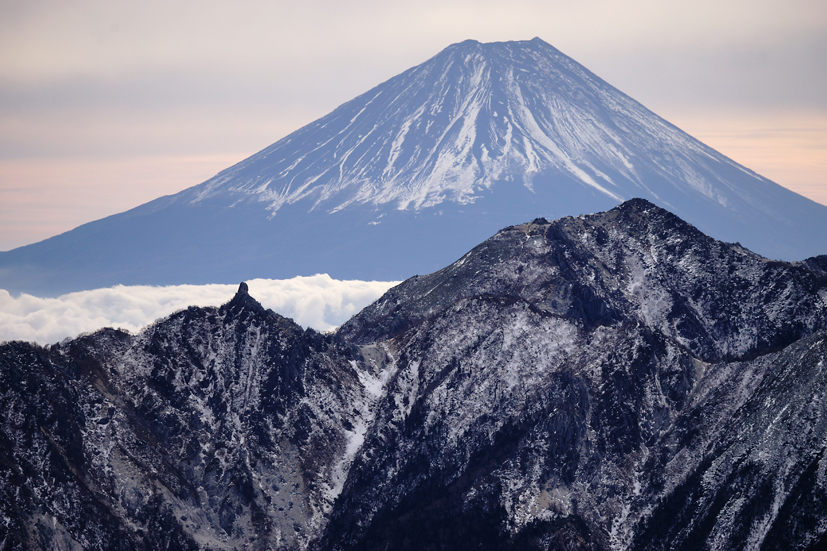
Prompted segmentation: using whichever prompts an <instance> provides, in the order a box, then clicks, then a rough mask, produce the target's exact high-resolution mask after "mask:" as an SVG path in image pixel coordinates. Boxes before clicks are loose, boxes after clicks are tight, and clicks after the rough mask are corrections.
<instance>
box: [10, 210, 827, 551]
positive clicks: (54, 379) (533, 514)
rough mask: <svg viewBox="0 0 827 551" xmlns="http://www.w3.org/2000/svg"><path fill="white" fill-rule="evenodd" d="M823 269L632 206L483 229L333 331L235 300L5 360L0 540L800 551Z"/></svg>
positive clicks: (826, 525)
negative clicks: (449, 260)
mask: <svg viewBox="0 0 827 551" xmlns="http://www.w3.org/2000/svg"><path fill="white" fill-rule="evenodd" d="M825 266H827V259H825V257H818V258H813V259H810V260H808V261H807V262H802V263H783V262H778V261H770V260H767V259H764V258H762V257H759V256H757V255H755V254H753V253H751V252H749V251H747V250H745V249H744V248H742V247H740V246H738V245H732V244H726V243H722V242H719V241H715V240H713V239H711V238H709V237H707V236H705V235H704V234H702V233H701V232H699V231H698V230H697V229H695V228H694V227H692V226H691V225H689V224H687V223H686V222H684V221H682V220H680V219H679V218H677V217H676V216H674V215H672V214H670V213H669V212H667V211H665V210H663V209H661V208H659V207H656V206H654V205H653V204H651V203H649V202H647V201H644V200H634V201H629V202H626V203H624V204H622V205H620V206H619V207H617V208H615V209H612V210H611V211H608V212H605V213H600V214H595V215H589V216H581V217H575V218H564V219H560V220H557V221H554V222H548V221H546V220H545V219H536V220H534V221H533V222H530V223H527V224H522V225H519V226H513V227H509V228H506V229H504V230H502V231H501V232H499V233H498V234H497V235H495V236H494V237H492V238H491V239H489V240H488V241H486V242H484V243H482V244H481V245H479V246H478V247H476V248H474V249H473V250H472V251H470V252H469V253H468V254H466V255H465V256H463V257H462V258H460V259H459V260H458V261H457V262H455V263H453V264H452V265H450V266H448V267H446V268H444V269H443V270H440V271H439V272H435V273H433V274H430V275H427V276H420V277H415V278H411V279H409V280H408V281H405V282H403V283H402V284H400V285H399V286H397V287H395V288H394V289H392V290H391V291H389V292H388V293H387V294H386V295H385V296H384V297H382V298H381V299H380V300H379V301H377V302H376V303H374V304H373V305H371V306H370V307H368V308H366V309H365V310H363V311H362V312H361V313H359V314H358V315H356V316H355V317H354V318H353V319H351V320H350V321H349V322H348V323H347V324H345V325H344V326H343V327H341V328H340V329H339V331H338V332H337V333H336V334H333V335H321V334H318V333H315V332H313V331H310V330H307V331H305V330H302V329H301V328H300V327H298V326H297V325H295V324H294V323H292V322H291V321H290V320H287V319H285V318H282V317H280V316H278V315H277V314H275V313H273V312H271V311H266V310H264V309H263V308H262V307H261V305H260V304H258V303H257V302H256V301H255V300H254V299H253V298H252V297H250V296H249V294H248V292H247V289H246V286H244V285H242V286H241V287H240V288H239V292H238V293H237V295H236V296H235V298H233V300H232V301H231V302H229V303H227V304H226V305H224V306H222V307H220V308H189V309H187V310H183V311H181V312H178V313H176V314H173V315H172V316H170V317H168V318H166V319H163V320H160V321H158V322H157V323H156V324H154V325H152V326H150V327H149V328H147V329H146V330H144V331H143V332H141V333H140V334H138V335H129V334H126V333H123V332H119V331H115V330H111V329H107V330H102V331H100V332H98V333H95V334H91V335H86V336H82V337H80V338H78V339H75V340H72V341H65V342H63V343H60V344H58V345H54V346H51V347H47V348H42V347H38V346H35V345H31V344H26V343H9V344H6V345H4V346H2V347H0V411H2V412H3V415H2V420H0V444H1V445H2V450H3V455H2V456H0V542H2V545H3V546H4V548H10V549H41V548H66V549H72V548H78V549H80V548H98V549H112V548H119V549H158V548H168V549H245V548H246V549H296V550H299V549H316V550H325V551H327V550H342V551H344V550H356V549H360V550H361V549H437V548H439V549H457V550H459V549H514V550H517V549H607V550H608V549H624V550H626V549H628V550H643V549H698V548H707V549H719V550H728V549H819V548H822V547H823V546H824V544H825V542H827V536H825V533H826V532H827V492H825V486H826V485H827V482H825V472H827V463H826V462H825V457H824V450H825V442H827V417H825V413H824V412H825V411H827V407H826V406H827V403H826V402H825V396H827V270H825Z"/></svg>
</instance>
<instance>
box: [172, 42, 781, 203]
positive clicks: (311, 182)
mask: <svg viewBox="0 0 827 551" xmlns="http://www.w3.org/2000/svg"><path fill="white" fill-rule="evenodd" d="M718 164H721V165H726V166H727V167H730V168H734V169H736V170H738V171H741V172H743V173H744V174H745V175H747V176H749V177H750V178H752V179H755V180H759V181H761V180H762V179H761V178H760V177H757V176H756V175H755V174H754V173H752V172H751V171H749V170H747V169H744V168H743V167H741V166H739V165H737V164H736V163H734V162H733V161H731V160H729V159H727V158H726V157H724V156H723V155H720V154H719V153H717V152H715V151H714V150H712V149H710V148H708V147H706V146H705V145H703V144H702V143H700V142H698V141H697V140H695V139H694V138H692V137H691V136H689V135H687V134H685V133H684V132H682V131H680V130H679V129H677V128H675V127H674V126H672V125H670V124H669V123H667V122H666V121H664V120H663V119H661V118H659V117H657V116H655V115H654V114H653V113H651V112H649V111H648V110H647V109H646V108H644V107H643V106H642V105H640V104H639V103H637V102H635V101H634V100H632V99H631V98H629V97H628V96H626V95H625V94H623V93H621V92H620V91H618V90H616V89H615V88H613V87H611V86H610V85H608V84H607V83H605V82H604V81H602V80H601V79H599V78H598V77H596V76H595V75H593V74H592V73H591V72H589V71H588V70H587V69H585V68H584V67H583V66H581V65H580V64H578V63H577V62H575V61H574V60H572V59H570V58H568V57H567V56H565V55H564V54H562V53H561V52H559V51H558V50H556V49H555V48H553V47H552V46H550V45H548V44H546V43H545V42H543V41H542V40H540V39H538V38H535V39H534V40H532V41H529V42H505V43H491V44H480V43H478V42H476V41H473V40H469V41H465V42H462V43H460V44H454V45H453V46H450V47H449V48H446V49H445V50H444V51H443V52H441V53H440V54H438V55H437V56H435V57H434V58H432V59H430V60H428V61H427V62H425V63H423V64H421V65H419V66H417V67H414V68H412V69H410V70H408V71H405V72H404V73H402V74H400V75H398V76H396V77H394V78H392V79H390V80H389V81H387V82H385V83H384V84H381V85H379V86H377V87H376V88H374V89H373V90H370V91H369V92H367V93H365V94H363V95H362V96H359V97H357V98H355V99H354V100H352V101H350V102H348V103H346V104H344V105H342V106H341V107H339V108H338V109H336V110H335V111H333V112H332V113H330V114H329V115H327V116H326V117H323V118H321V119H319V120H318V121H315V122H313V123H311V124H309V125H307V126H306V127H304V128H302V129H301V130H299V131H297V132H295V133H293V134H291V135H289V136H287V137H286V138H284V139H283V140H280V141H278V142H276V143H275V144H273V145H272V146H270V147H268V148H267V149H265V150H263V151H262V152H260V153H259V154H257V155H255V156H253V157H250V158H249V159H247V160H246V161H243V162H242V163H239V164H238V165H236V166H234V167H232V168H230V169H228V170H226V171H224V172H222V173H221V174H219V175H218V176H216V177H215V178H213V179H211V180H209V181H208V182H206V183H204V184H202V185H201V186H198V187H197V188H195V189H193V190H192V191H191V192H189V193H186V194H185V196H186V197H187V198H188V199H189V200H190V201H199V200H203V199H206V198H208V197H212V196H215V195H217V194H220V193H227V192H233V193H243V194H252V195H255V196H257V197H258V198H259V200H260V201H262V202H265V203H266V204H267V208H268V209H269V210H270V211H271V212H274V213H275V212H277V211H278V210H279V209H281V208H282V207H283V206H285V205H289V204H293V203H296V202H299V201H302V200H305V199H309V200H311V201H312V202H313V208H324V209H326V210H328V211H330V212H335V211H338V210H341V209H344V208H346V207H347V206H349V205H350V204H353V203H370V204H375V205H386V204H387V205H392V206H393V207H394V208H397V209H422V208H426V207H433V206H436V205H439V204H440V203H442V202H444V201H453V202H457V203H460V204H463V203H470V202H473V201H475V200H476V199H477V198H478V197H479V193H480V191H481V190H484V189H489V188H491V186H493V185H494V184H495V183H497V182H500V181H502V180H516V181H518V182H519V183H520V184H522V185H525V186H527V187H529V188H532V186H533V184H534V180H535V178H536V179H538V180H541V179H542V178H540V177H541V176H551V175H554V176H559V175H564V176H566V177H568V178H570V179H572V180H574V181H575V182H576V183H577V184H578V185H581V186H586V187H588V188H592V189H594V190H596V191H597V192H598V193H600V194H602V195H605V196H606V197H608V198H611V199H612V200H615V201H618V202H619V201H622V200H623V199H628V198H631V197H634V196H650V197H653V198H655V199H659V198H662V197H668V196H669V195H670V194H669V193H668V192H667V193H664V192H663V191H662V190H659V189H657V187H655V186H652V185H649V184H648V182H647V179H649V178H651V176H650V175H651V174H656V175H657V176H660V177H661V178H663V179H664V180H665V181H668V182H669V183H670V185H671V186H674V187H675V188H676V189H677V190H680V191H681V192H682V193H686V194H693V193H694V194H700V195H702V196H704V197H706V198H708V199H710V200H712V201H714V202H715V203H717V204H719V205H721V206H724V207H727V206H729V205H730V204H731V203H733V202H736V201H738V200H742V201H747V202H749V203H751V204H753V206H758V207H759V208H769V207H770V205H763V206H762V205H760V204H759V202H758V201H756V200H755V198H754V197H753V196H751V195H750V194H749V193H748V190H745V189H742V188H740V187H737V186H733V185H732V184H731V183H730V182H728V181H727V180H725V179H723V178H715V177H714V176H713V177H712V178H710V177H709V174H707V172H709V170H710V167H712V168H714V166H715V165H718ZM670 191H671V190H670ZM670 206H674V205H670Z"/></svg>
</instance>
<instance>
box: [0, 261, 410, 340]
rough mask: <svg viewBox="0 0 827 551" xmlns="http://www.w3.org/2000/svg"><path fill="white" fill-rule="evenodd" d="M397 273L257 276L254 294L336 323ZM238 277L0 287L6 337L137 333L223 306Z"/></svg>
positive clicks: (306, 318)
mask: <svg viewBox="0 0 827 551" xmlns="http://www.w3.org/2000/svg"><path fill="white" fill-rule="evenodd" d="M397 283H398V282H394V281H355V280H354V281H341V280H337V279H333V278H331V277H330V276H328V275H327V274H317V275H314V276H308V277H295V278H293V279H253V280H250V281H248V282H247V285H248V286H249V288H250V290H249V292H250V296H252V297H253V298H255V299H256V300H258V301H259V302H260V303H261V304H262V305H263V306H264V307H265V308H270V309H272V310H274V311H275V312H277V313H279V314H281V315H283V316H285V317H288V318H293V320H294V321H295V322H296V323H298V324H299V325H301V326H303V327H312V328H313V329H316V330H318V331H329V330H331V329H333V328H335V327H337V326H338V325H341V324H342V323H344V322H345V321H347V320H348V319H349V318H350V317H351V316H353V315H354V314H355V313H357V312H358V311H359V310H361V309H362V308H364V307H365V306H367V305H368V304H370V303H371V302H373V301H374V300H376V299H377V298H379V297H380V296H382V294H383V293H385V291H387V290H388V289H390V288H391V287H392V286H394V285H396V284H397ZM237 290H238V285H217V284H216V285H172V286H168V287H151V286H144V285H139V286H124V285H117V286H115V287H109V288H106V289H94V290H92V291H80V292H77V293H69V294H66V295H61V296H59V297H57V298H39V297H35V296H32V295H27V294H21V295H20V296H18V297H13V296H11V295H10V294H9V293H8V292H7V291H5V290H3V289H0V342H3V341H12V340H25V341H34V342H37V343H38V344H53V343H57V342H60V341H61V340H63V339H65V338H67V337H76V336H77V335H79V334H81V333H87V332H91V331H95V330H97V329H100V328H102V327H118V328H121V329H126V330H127V331H130V332H132V333H135V332H137V331H140V330H141V329H142V328H143V327H146V326H147V325H149V324H150V323H152V322H154V321H156V320H158V319H159V318H162V317H165V316H168V315H169V314H172V313H173V312H176V311H178V310H181V309H183V308H186V307H188V306H220V305H221V304H224V303H225V302H227V301H229V300H230V299H231V298H233V295H235V292H236V291H237Z"/></svg>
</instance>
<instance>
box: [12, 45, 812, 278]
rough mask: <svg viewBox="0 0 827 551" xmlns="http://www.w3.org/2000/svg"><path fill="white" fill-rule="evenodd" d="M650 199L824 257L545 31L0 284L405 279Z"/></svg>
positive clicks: (322, 127)
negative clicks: (522, 233)
mask: <svg viewBox="0 0 827 551" xmlns="http://www.w3.org/2000/svg"><path fill="white" fill-rule="evenodd" d="M633 197H643V198H647V199H648V200H650V201H652V202H654V203H656V204H658V205H660V206H662V207H664V208H667V209H669V210H671V211H673V212H675V213H676V214H678V215H680V216H681V217H683V218H684V219H686V220H687V221H689V222H690V223H692V224H694V225H695V226H697V227H698V228H699V229H701V230H702V231H704V232H706V233H708V234H710V235H712V236H714V237H716V238H719V239H723V240H725V241H728V242H740V243H741V244H742V245H744V246H745V247H747V248H749V249H751V250H754V251H756V252H758V253H760V254H762V255H764V256H767V257H769V258H776V259H786V260H801V259H804V258H806V257H809V256H814V255H817V254H823V253H825V252H827V240H825V237H824V236H826V235H827V207H825V206H822V205H819V204H817V203H814V202H812V201H810V200H808V199H805V198H803V197H801V196H799V195H796V194H795V193H793V192H791V191H788V190H786V189H784V188H782V187H780V186H778V185H776V184H774V183H773V182H770V181H769V180H767V179H765V178H762V177H761V176H759V175H757V174H755V173H754V172H752V171H750V170H749V169H747V168H744V167H742V166H740V165H738V164H736V163H735V162H733V161H732V160H730V159H728V158H726V157H724V156H723V155H721V154H719V153H717V152H716V151H714V150H712V149H710V148H709V147H707V146H705V145H704V144H702V143H700V142H699V141H697V140H695V139H694V138H692V137H691V136H689V135H687V134H686V133H684V132H682V131H681V130H679V129H678V128H676V127H674V126H672V125H671V124H669V123H668V122H666V121H664V120H663V119H661V118H660V117H658V116H657V115H655V114H653V113H652V112H650V111H648V110H647V109H646V108H645V107H643V106H642V105H640V104H639V103H637V102H635V101H634V100H633V99H631V98H629V97H628V96H626V95H624V94H623V93H622V92H620V91H618V90H617V89H615V88H613V87H612V86H610V85H609V84H607V83H606V82H604V81H603V80H601V79H600V78H598V77H597V76H595V75H594V74H592V73H591V72H589V71H588V70H587V69H586V68H584V67H583V66H581V65H579V64H578V63H577V62H575V61H574V60H572V59H570V58H568V57H567V56H565V55H564V54H562V53H561V52H559V51H558V50H556V49H555V48H553V47H552V46H550V45H548V44H546V43H545V42H543V41H542V40H540V39H537V38H535V39H534V40H531V41H524V42H503V43H490V44H481V43H479V42H476V41H473V40H469V41H466V42H462V43H459V44H454V45H452V46H449V47H448V48H446V49H445V50H444V51H442V52H440V53H439V54H438V55H436V56H435V57H433V58H432V59H430V60H428V61H426V62H425V63H423V64H421V65H419V66H416V67H413V68H411V69H409V70H407V71H405V72H404V73H401V74H400V75H398V76H396V77H393V78H391V79H390V80H388V81H387V82H385V83H382V84H380V85H379V86H377V87H375V88H373V89H372V90H370V91H368V92H366V93H365V94H363V95H361V96H359V97H357V98H355V99H353V100H352V101H350V102H348V103H345V104H344V105H342V106H340V107H339V108H337V109H336V110H334V111H333V112H332V113H330V114H329V115H327V116H325V117H322V118H321V119H319V120H317V121H314V122H312V123H310V124H308V125H307V126H305V127H304V128H301V129H300V130H297V131H296V132H294V133H292V134H290V135H289V136H287V137H285V138H283V139H282V140H279V141H278V142H276V143H275V144H273V145H271V146H270V147H268V148H266V149H264V150H263V151H261V152H259V153H257V154H255V155H253V156H252V157H250V158H248V159H246V160H244V161H242V162H240V163H238V164H237V165H235V166H233V167H230V168H228V169H227V170H225V171H223V172H221V173H220V174H218V175H217V176H215V177H214V178H212V179H210V180H208V181H206V182H204V183H203V184H200V185H198V186H195V187H193V188H190V189H188V190H185V191H183V192H181V193H179V194H177V195H173V196H170V197H164V198H161V199H158V200H156V201H153V202H151V203H148V204H146V205H143V206H141V207H138V208H136V209H133V210H131V211H129V212H126V213H123V214H119V215H116V216H112V217H109V218H106V219H103V220H100V221H97V222H93V223H91V224H87V225H85V226H81V227H80V228H77V229H76V230H73V231H71V232H68V233H66V234H63V235H61V236H57V237H55V238H52V239H49V240H46V241H44V242H41V243H38V244H35V245H31V246H28V247H22V248H20V249H16V250H14V251H10V252H7V253H0V288H6V289H9V290H27V291H37V292H39V293H52V294H54V293H56V292H61V291H68V290H76V289H80V288H92V287H100V286H105V285H111V284H115V283H125V284H128V283H133V284H138V283H155V284H158V283H208V282H228V281H238V280H239V279H249V278H252V277H270V278H280V277H293V276H295V275H312V274H314V273H317V272H325V273H329V274H330V275H332V276H333V277H336V278H340V279H350V278H356V279H385V280H391V279H403V278H405V277H409V276H410V275H412V274H414V273H427V272H431V271H433V270H436V269H438V268H439V267H441V266H443V265H445V264H447V263H449V262H451V261H453V260H455V259H456V258H457V257H458V256H459V255H460V254H462V252H463V251H465V250H467V249H468V248H470V247H471V246H473V245H474V244H475V243H478V242H480V241H481V240H483V239H485V238H487V237H489V236H490V235H492V234H493V233H494V232H496V231H497V230H498V229H500V228H502V227H504V226H507V225H510V224H514V223H517V222H519V221H520V220H526V219H532V218H535V217H537V216H545V217H547V218H556V217H559V216H564V215H576V214H580V213H589V212H597V211H600V210H605V209H608V208H611V207H613V206H615V205H617V204H618V203H620V202H621V201H623V200H626V199H631V198H633Z"/></svg>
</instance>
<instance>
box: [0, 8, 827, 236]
mask: <svg viewBox="0 0 827 551" xmlns="http://www.w3.org/2000/svg"><path fill="white" fill-rule="evenodd" d="M826 6H827V4H825V2H823V0H818V1H815V0H799V1H795V0H793V1H789V0H788V1H786V2H782V1H776V0H772V1H762V0H752V1H745V0H733V1H730V2H725V3H724V2H719V1H711V0H698V1H695V2H692V3H680V4H679V3H672V2H661V1H655V0H632V1H629V2H614V1H609V0H586V1H583V2H570V1H565V2H564V1H539V0H536V1H534V0H532V1H528V0H514V1H512V2H508V3H504V2H499V1H497V2H494V1H485V0H477V1H474V2H471V1H456V0H443V1H436V0H422V1H420V2H417V3H415V4H401V3H388V2H376V1H354V2H346V3H345V2H333V1H332V0H325V1H312V0H311V1H307V2H303V3H301V4H299V3H295V2H285V1H276V2H264V1H251V0H246V1H240V2H234V3H232V5H230V4H229V3H224V2H205V1H201V2H196V1H194V0H186V1H181V2H174V3H170V2H160V1H158V0H147V1H144V2H141V3H112V2H108V1H103V0H101V1H73V0H66V1H58V0H51V1H49V0H46V1H42V2H23V1H17V0H14V1H10V2H3V3H0V250H7V249H10V248H13V247H16V246H20V245H24V244H28V243H32V242H35V241H38V240H41V239H44V238H47V237H50V236H52V235H55V234H57V233H60V232H63V231H67V230H69V229H71V228H73V227H76V226H78V225H80V224H82V223H84V222H88V221H91V220H94V219H97V218H101V217H103V216H107V215H110V214H114V213H117V212H121V211H123V210H126V209H128V208H131V207H134V206H137V205H139V204H141V203H143V202H146V201H149V200H151V199H154V198H156V197H158V196H161V195H165V194H170V193H175V192H177V191H180V190H181V189H184V188H186V187H189V186H192V185H196V184H198V183H200V182H202V181H203V180H205V179H207V178H209V177H210V176H212V175H213V174H215V173H216V172H218V171H220V170H221V169H223V168H226V167H227V166H229V165H231V164H233V163H234V162H237V161H239V160H241V159H242V158H244V157H246V156H248V155H250V154H253V153H255V152H256V151H258V150H260V149H262V148H264V147H266V146H267V145H269V144H270V143H273V142H275V141H276V140H278V139H279V138H281V137H283V136H285V135H286V134H288V133H289V132H291V131H293V130H295V129H297V128H299V127H300V126H302V125H304V124H306V123H308V122H310V121H312V120H313V119H315V118H317V117H319V116H322V115H324V114H325V113H327V112H329V111H330V110H332V109H333V108H335V107H336V106H337V105H339V104H341V103H343V102H345V101H347V100H349V99H351V98H352V97H354V96H356V95H357V94H359V93H361V92H364V91H366V90H368V89H369V88H371V87H372V86H374V85H376V84H378V83H380V82H382V81H384V80H386V79H387V78H390V77H391V76H393V75H395V74H397V73H399V72H401V71H403V70H405V69H407V68H409V67H411V66H413V65H415V64H418V63H421V62H422V61H424V60H426V59H428V58H429V57H431V56H432V55H434V54H436V53H437V52H438V51H440V50H441V49H442V48H444V47H446V46H447V45H449V44H451V43H454V42H458V41H461V40H464V39H467V38H475V39H477V40H481V41H492V40H523V39H530V38H533V37H534V36H539V37H540V38H542V39H543V40H545V41H547V42H549V43H550V44H552V45H554V46H555V47H557V48H559V49H560V50H562V51H563V52H564V53H566V54H568V55H570V56H572V57H573V58H574V59H576V60H577V61H579V62H581V63H583V64H584V65H585V66H586V67H588V68H589V69H591V70H592V71H594V72H595V73H596V74H597V75H599V76H600V77H602V78H604V79H606V80H607V81H608V82H609V83H611V84H613V85H615V86H616V87H618V88H619V89H620V90H622V91H623V92H625V93H627V94H629V95H630V96H632V97H633V98H635V99H637V100H638V101H640V102H641V103H643V104H644V105H646V106H647V107H649V108H650V109H652V110H653V111H654V112H656V113H657V114H659V115H661V116H662V117H664V118H666V119H667V120H669V121H670V122H672V123H674V124H676V125H677V126H678V127H680V128H683V129H684V130H686V131H687V132H689V133H690V134H692V135H694V136H695V137H697V138H699V139H701V140H702V141H704V142H705V143H707V144H708V145H710V146H712V147H714V148H716V149H718V150H719V151H721V152H722V153H724V154H726V155H728V156H730V157H731V158H733V159H734V160H735V161H737V162H739V163H741V164H743V165H745V166H747V167H749V168H751V169H753V170H755V171H757V172H759V173H760V174H763V175H764V176H766V177H768V178H770V179H772V180H774V181H776V182H778V183H779V184H781V185H784V186H786V187H788V188H790V189H793V190H794V191H797V192H798V193H801V194H802V195H805V196H807V197H810V198H811V199H813V200H815V201H819V202H821V203H823V204H827V170H825V169H827V94H825V93H824V91H825V90H827V7H826Z"/></svg>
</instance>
